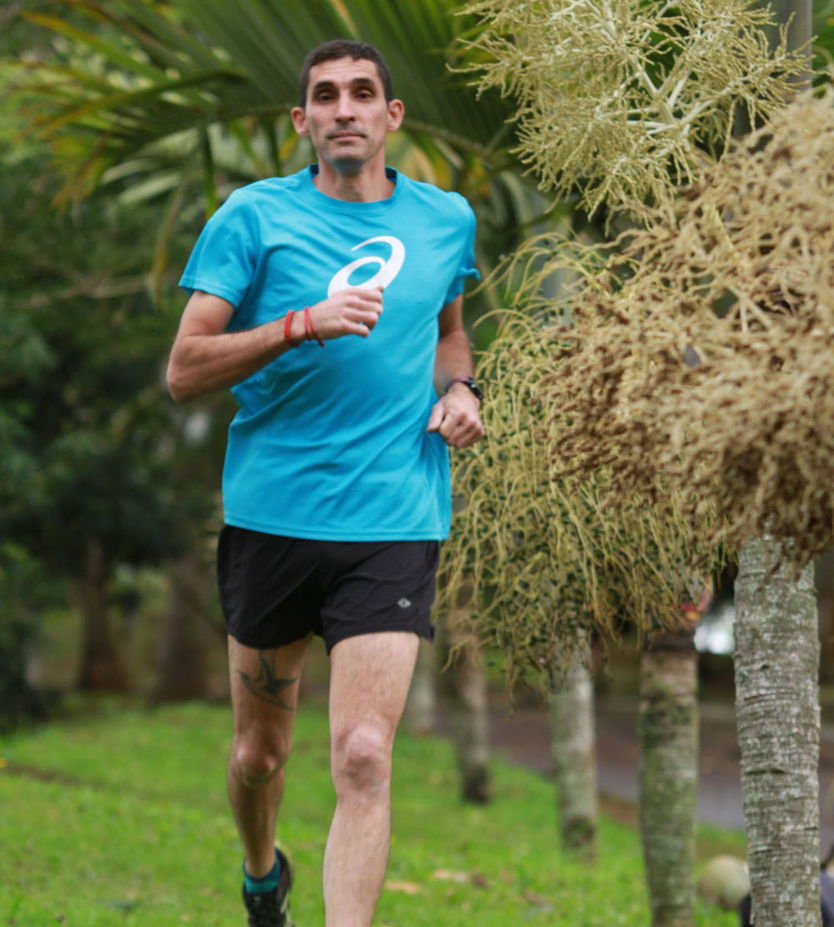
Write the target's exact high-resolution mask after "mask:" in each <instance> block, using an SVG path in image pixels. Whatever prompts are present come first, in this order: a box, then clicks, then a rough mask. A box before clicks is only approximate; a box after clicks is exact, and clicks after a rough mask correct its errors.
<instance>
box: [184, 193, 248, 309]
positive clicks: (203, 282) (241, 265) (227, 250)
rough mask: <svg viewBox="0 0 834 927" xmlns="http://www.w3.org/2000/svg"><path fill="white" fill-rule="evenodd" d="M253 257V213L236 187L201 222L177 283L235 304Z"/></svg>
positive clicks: (243, 292) (245, 287)
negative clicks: (209, 216)
mask: <svg viewBox="0 0 834 927" xmlns="http://www.w3.org/2000/svg"><path fill="white" fill-rule="evenodd" d="M256 261H257V227H256V223H255V215H254V212H253V210H252V209H251V207H250V206H249V205H248V202H247V200H246V199H245V198H243V197H241V196H240V195H239V194H238V192H237V191H236V192H235V193H233V194H232V195H231V196H230V197H229V198H228V199H227V200H226V202H225V203H224V204H223V205H222V206H221V207H220V209H218V210H217V212H216V213H215V214H214V215H213V216H212V217H211V218H210V219H209V220H208V222H207V223H206V225H205V226H204V228H203V231H202V232H201V233H200V237H199V238H198V239H197V242H196V244H195V245H194V249H193V251H192V252H191V257H190V258H189V259H188V263H187V264H186V265H185V270H184V271H183V274H182V277H181V278H180V286H181V287H183V289H185V290H187V291H188V293H189V295H190V294H191V293H193V292H194V290H204V291H205V292H206V293H211V294H213V295H214V296H220V297H222V298H223V299H225V300H227V301H228V302H230V303H231V304H232V305H233V306H235V308H238V307H239V306H240V303H241V301H242V300H243V298H244V296H245V295H246V292H247V290H248V288H249V285H250V283H251V282H252V278H253V275H254V271H255V266H256Z"/></svg>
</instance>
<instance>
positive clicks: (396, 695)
mask: <svg viewBox="0 0 834 927" xmlns="http://www.w3.org/2000/svg"><path fill="white" fill-rule="evenodd" d="M402 118H403V104H402V102H401V101H399V100H397V99H394V98H393V95H392V92H391V82H390V75H389V72H388V68H387V66H386V64H385V62H384V61H383V59H382V57H381V55H380V54H379V52H378V51H377V50H376V49H375V48H373V47H371V46H369V45H365V44H363V43H358V42H351V41H342V40H337V41H334V42H328V43H325V44H324V45H323V46H319V47H318V48H316V49H315V50H314V51H312V52H311V53H310V54H309V55H308V56H307V59H306V61H305V64H304V68H303V70H302V74H301V80H300V98H299V106H297V107H296V108H295V109H293V111H292V119H293V123H294V125H295V128H296V130H297V132H298V133H299V134H300V135H302V136H305V137H309V138H310V139H311V141H312V144H313V147H314V149H315V151H316V156H317V164H315V165H312V166H311V167H310V168H307V169H305V170H303V171H301V172H299V173H298V174H295V175H293V176H291V177H287V178H273V179H270V180H266V181H261V182H258V183H254V184H251V185H250V186H248V187H245V188H243V189H242V190H238V191H236V192H235V193H234V194H232V196H231V197H230V198H229V200H228V201H227V202H226V203H225V204H224V206H223V207H222V208H221V209H220V210H218V212H217V213H216V214H215V216H213V217H212V219H211V220H210V221H209V222H208V224H207V225H206V228H205V229H204V231H203V233H202V234H201V236H200V238H199V240H198V242H197V244H196V246H195V248H194V252H193V253H192V255H191V258H190V260H189V262H188V265H187V267H186V270H185V272H184V274H183V278H182V281H181V283H182V285H183V286H184V287H186V288H187V289H188V290H189V291H190V292H191V296H190V298H189V301H188V303H187V305H186V308H185V311H184V313H183V317H182V321H181V323H180V328H179V331H178V333H177V336H176V339H175V342H174V346H173V349H172V353H171V360H170V365H169V370H168V383H169V388H170V390H171V394H172V395H173V397H174V398H175V399H176V400H177V401H185V400H188V399H191V398H193V397H195V396H199V395H202V394H204V393H208V392H210V391H212V390H217V389H222V388H228V387H230V388H231V389H232V392H233V393H234V396H235V398H236V400H237V402H238V404H239V406H240V409H239V411H238V413H237V415H236V417H235V419H234V420H233V422H232V425H231V427H230V430H229V443H228V448H227V453H226V464H225V469H224V475H223V501H224V510H225V525H224V527H223V529H222V531H221V535H220V540H219V544H218V581H219V587H220V597H221V602H222V605H223V610H224V615H225V618H226V625H227V630H228V633H229V663H230V674H231V694H232V707H233V713H234V736H233V744H232V753H231V759H230V763H229V774H228V788H229V796H230V800H231V805H232V808H233V811H234V815H235V819H236V822H237V825H238V829H239V832H240V836H241V840H242V843H243V848H244V853H245V857H244V886H243V897H244V902H245V904H246V908H247V911H248V916H249V924H250V925H252V927H284V925H287V924H289V923H290V918H289V914H288V894H289V889H290V884H291V878H290V867H289V863H288V861H287V859H286V857H285V856H284V854H283V853H281V852H280V851H279V850H277V849H276V848H275V847H274V832H275V819H276V813H277V809H278V805H279V803H280V800H281V795H282V791H283V785H284V765H285V763H286V761H287V758H288V755H289V751H290V742H291V738H292V732H293V723H294V711H295V707H296V699H297V694H298V683H299V678H300V675H301V671H302V666H303V663H304V659H305V656H306V654H307V651H308V647H309V644H310V640H311V637H312V635H313V634H320V635H321V636H323V638H324V641H325V645H326V648H327V651H328V653H329V654H330V727H331V767H332V776H333V782H334V786H335V790H336V810H335V814H334V817H333V822H332V826H331V830H330V834H329V837H328V841H327V847H326V851H325V859H324V875H323V881H324V898H325V911H326V924H327V927H368V925H369V924H370V923H371V918H372V917H373V912H374V909H375V907H376V903H377V900H378V897H379V893H380V891H381V888H382V884H383V879H384V875H385V868H386V864H387V857H388V845H389V827H390V822H389V819H390V791H389V782H390V775H391V750H392V744H393V739H394V733H395V730H396V728H397V724H398V722H399V720H400V716H401V714H402V710H403V706H404V703H405V699H406V695H407V693H408V689H409V684H410V681H411V676H412V672H413V668H414V663H415V658H416V653H417V646H418V638H419V637H425V638H429V639H430V638H431V637H432V635H433V628H432V626H431V623H430V618H429V610H430V607H431V604H432V601H433V597H434V575H435V570H436V566H437V557H438V541H439V540H440V539H442V538H443V537H445V536H446V533H447V531H448V524H449V518H450V489H449V460H448V450H447V445H448V446H450V447H455V448H462V447H466V446H467V445H469V444H471V443H473V442H474V441H476V440H477V439H478V438H480V437H481V436H482V434H483V428H482V426H481V421H480V417H479V407H480V390H479V389H478V387H477V385H476V384H475V383H474V381H473V380H472V379H471V375H472V360H471V354H470V350H469V344H468V341H467V338H466V335H465V333H464V330H463V325H462V301H463V296H462V293H463V284H464V280H465V278H466V277H474V276H476V275H477V272H476V270H475V269H474V266H473V261H474V258H473V249H474V216H473V214H472V211H471V209H470V208H469V206H468V205H467V204H466V202H465V201H464V200H463V199H462V198H461V197H460V196H458V195H457V194H450V193H444V192H442V191H440V190H438V189H436V188H435V187H432V186H430V185H427V184H421V183H416V182H414V181H411V180H409V179H408V178H406V177H404V176H402V175H400V174H397V173H396V172H395V171H392V170H390V169H388V168H386V166H385V139H386V135H387V133H388V132H393V131H395V130H396V129H397V128H398V127H399V126H400V123H401V122H402ZM438 396H439V398H438Z"/></svg>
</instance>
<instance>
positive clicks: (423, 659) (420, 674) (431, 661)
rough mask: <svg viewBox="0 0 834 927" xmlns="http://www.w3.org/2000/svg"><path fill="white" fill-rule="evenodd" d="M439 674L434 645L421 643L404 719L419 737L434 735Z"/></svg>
mask: <svg viewBox="0 0 834 927" xmlns="http://www.w3.org/2000/svg"><path fill="white" fill-rule="evenodd" d="M436 678H437V672H436V668H435V655H434V650H433V648H432V645H431V644H430V643H429V642H428V641H426V640H421V641H420V648H419V650H418V651H417V663H416V665H415V667H414V676H413V678H412V680H411V688H410V689H409V690H408V700H407V701H406V703H405V711H404V712H403V719H404V721H405V725H406V727H407V728H408V730H409V731H410V732H411V733H412V734H416V735H418V736H421V737H422V736H426V735H428V734H433V733H434V731H435V720H436V714H437V683H436Z"/></svg>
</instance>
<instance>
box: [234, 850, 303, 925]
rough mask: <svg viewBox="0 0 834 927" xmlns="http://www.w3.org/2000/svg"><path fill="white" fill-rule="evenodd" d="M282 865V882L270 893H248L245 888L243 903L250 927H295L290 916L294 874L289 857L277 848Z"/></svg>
mask: <svg viewBox="0 0 834 927" xmlns="http://www.w3.org/2000/svg"><path fill="white" fill-rule="evenodd" d="M275 855H276V856H277V858H278V862H279V863H280V864H281V881H280V882H279V883H278V885H277V886H276V887H275V888H273V889H272V891H269V892H247V891H246V885H245V884H244V886H243V903H244V904H245V905H246V913H247V915H248V916H249V927H293V922H292V916H291V915H290V889H291V888H292V872H291V871H290V864H289V861H288V860H287V857H286V856H284V854H283V853H282V852H281V851H280V850H279V849H278V847H276V848H275Z"/></svg>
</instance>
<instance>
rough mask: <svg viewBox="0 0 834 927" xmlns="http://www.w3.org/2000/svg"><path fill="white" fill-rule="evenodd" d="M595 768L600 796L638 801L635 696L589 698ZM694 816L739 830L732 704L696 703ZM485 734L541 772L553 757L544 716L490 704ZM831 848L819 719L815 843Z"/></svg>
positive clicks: (825, 738) (831, 803) (828, 742)
mask: <svg viewBox="0 0 834 927" xmlns="http://www.w3.org/2000/svg"><path fill="white" fill-rule="evenodd" d="M596 730H597V768H598V781H599V790H600V793H601V794H602V795H608V796H611V797H613V798H616V799H619V800H624V801H627V802H636V801H637V701H636V699H628V698H601V699H598V700H597V703H596ZM699 734H700V736H699V768H698V817H699V819H700V820H702V821H706V822H710V823H713V824H716V825H718V826H720V827H723V828H727V829H731V830H733V829H735V830H744V810H743V803H742V795H741V776H740V773H739V750H738V740H737V737H736V729H735V713H734V711H733V707H732V704H729V703H726V702H705V703H702V704H701V705H700V729H699ZM490 737H491V744H492V749H493V751H494V752H495V753H496V754H499V755H501V756H503V757H504V758H506V759H508V760H510V761H511V762H514V763H518V764H519V765H522V766H525V767H527V768H529V769H533V770H536V771H537V772H540V773H542V774H543V775H551V774H552V771H553V763H552V760H551V757H550V742H549V733H548V720H547V714H546V712H545V711H544V710H541V709H531V708H523V709H516V710H515V711H514V712H513V713H512V714H511V715H508V713H507V709H506V706H505V705H503V704H502V703H501V702H500V701H499V702H497V703H496V704H494V705H493V707H492V710H491V717H490ZM832 846H834V726H831V725H828V724H824V725H823V729H822V736H821V744H820V848H821V853H822V855H823V856H825V855H826V854H827V853H828V850H829V849H830V848H831V847H832Z"/></svg>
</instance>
